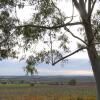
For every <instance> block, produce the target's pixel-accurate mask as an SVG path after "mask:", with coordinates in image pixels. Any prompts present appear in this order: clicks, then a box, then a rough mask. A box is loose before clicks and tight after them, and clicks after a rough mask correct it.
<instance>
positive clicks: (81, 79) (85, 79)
mask: <svg viewBox="0 0 100 100" xmlns="http://www.w3.org/2000/svg"><path fill="white" fill-rule="evenodd" d="M71 79H75V80H77V81H79V82H95V80H94V77H93V76H0V81H2V80H5V81H21V80H23V81H24V82H30V81H31V82H68V81H69V80H71Z"/></svg>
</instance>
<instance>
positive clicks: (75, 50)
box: [52, 47, 87, 65]
mask: <svg viewBox="0 0 100 100" xmlns="http://www.w3.org/2000/svg"><path fill="white" fill-rule="evenodd" d="M86 48H87V47H82V48H79V49H77V50H75V51H74V52H72V53H70V54H68V55H67V56H64V57H62V58H61V59H59V60H57V61H56V62H54V63H52V65H55V64H57V63H58V62H60V61H61V60H63V59H65V58H68V57H70V56H72V55H73V54H75V53H77V52H79V51H81V50H83V49H86Z"/></svg>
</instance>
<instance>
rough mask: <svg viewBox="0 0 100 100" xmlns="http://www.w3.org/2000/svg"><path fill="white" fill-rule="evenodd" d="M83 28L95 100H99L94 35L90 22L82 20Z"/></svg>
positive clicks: (98, 61)
mask: <svg viewBox="0 0 100 100" xmlns="http://www.w3.org/2000/svg"><path fill="white" fill-rule="evenodd" d="M83 26H84V28H85V32H86V36H87V41H88V49H87V51H88V55H89V59H90V62H91V66H92V69H93V73H94V77H95V81H96V87H97V100H100V59H99V57H98V54H97V51H96V48H95V44H94V34H93V32H92V25H91V22H90V20H85V21H84V20H83Z"/></svg>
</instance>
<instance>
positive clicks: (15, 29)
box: [0, 0, 100, 66]
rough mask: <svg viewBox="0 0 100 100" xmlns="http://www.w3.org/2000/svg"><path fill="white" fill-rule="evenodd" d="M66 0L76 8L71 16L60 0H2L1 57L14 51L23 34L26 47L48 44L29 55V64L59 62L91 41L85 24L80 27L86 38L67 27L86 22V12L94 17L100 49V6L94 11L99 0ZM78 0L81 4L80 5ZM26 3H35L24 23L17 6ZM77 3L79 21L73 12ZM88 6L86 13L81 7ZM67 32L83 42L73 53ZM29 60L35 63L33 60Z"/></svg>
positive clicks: (0, 18) (0, 2)
mask: <svg viewBox="0 0 100 100" xmlns="http://www.w3.org/2000/svg"><path fill="white" fill-rule="evenodd" d="M63 2H65V3H66V4H67V3H68V2H70V4H71V7H72V8H73V9H72V16H71V17H69V15H66V14H64V12H63V11H62V9H60V8H59V7H58V4H59V3H61V1H60V0H55V1H54V0H0V55H1V56H0V57H1V59H2V58H6V57H8V56H12V55H15V52H14V49H13V47H14V46H15V45H18V37H20V36H22V37H23V38H22V41H23V43H24V46H25V48H27V49H26V50H29V49H31V47H32V45H33V44H36V43H37V44H38V43H39V42H41V43H43V44H45V45H46V46H48V47H47V48H46V47H45V46H44V47H43V49H42V51H35V53H34V52H32V55H31V56H29V58H28V59H27V64H28V65H30V66H32V65H33V66H35V65H37V64H38V63H41V62H46V63H52V64H53V65H54V64H56V63H57V62H59V61H61V60H64V59H65V58H67V57H68V56H71V55H73V54H74V53H77V52H79V51H80V50H83V49H87V48H88V45H90V44H89V43H88V41H87V36H86V34H85V31H83V30H84V27H83V28H80V33H81V37H84V39H82V38H81V37H78V36H76V35H75V33H74V32H72V30H70V28H69V27H68V26H70V27H72V26H74V25H82V24H84V23H83V22H82V19H84V20H85V18H86V17H83V16H87V13H88V18H90V19H91V24H92V29H93V33H94V39H93V40H95V44H96V48H97V49H98V47H99V46H100V45H99V42H100V32H99V30H100V20H99V19H100V11H99V8H97V10H96V12H95V14H94V13H92V12H93V10H94V6H95V4H96V3H98V2H99V1H98V0H92V1H90V0H82V1H80V0H79V1H77V0H75V1H74V0H71V1H67V2H66V0H63ZM82 2H83V3H82ZM89 3H90V6H89ZM79 4H80V5H81V6H79ZM25 6H33V9H32V12H33V15H32V17H31V19H30V20H29V21H26V22H23V23H22V22H21V21H20V19H19V18H18V17H17V14H16V12H17V10H16V8H19V10H20V9H24V7H25ZM85 6H86V7H85ZM87 6H88V8H87ZM74 7H76V9H78V10H79V12H80V16H79V15H78V18H80V19H79V20H78V22H75V21H74V20H75V18H76V16H74V11H75V9H74ZM82 8H85V9H82ZM85 10H86V14H85V13H82V11H85ZM12 13H14V14H12ZM74 17H75V18H74ZM81 29H82V30H81ZM67 34H70V35H72V37H74V38H76V39H77V40H78V41H80V42H81V43H80V42H79V43H78V47H79V49H78V50H76V51H74V52H72V53H70V49H69V47H68V44H69V43H70V41H71V40H69V38H68V35H67ZM91 41H92V40H91ZM56 43H57V44H58V46H57V45H56ZM55 45H56V46H55ZM24 46H23V48H24ZM33 51H34V50H33ZM98 51H99V49H98ZM66 54H68V55H66ZM65 55H66V56H65ZM32 57H33V58H32ZM31 58H32V59H31ZM30 62H32V63H31V64H30ZM28 65H27V66H28Z"/></svg>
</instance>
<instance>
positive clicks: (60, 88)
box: [0, 83, 96, 100]
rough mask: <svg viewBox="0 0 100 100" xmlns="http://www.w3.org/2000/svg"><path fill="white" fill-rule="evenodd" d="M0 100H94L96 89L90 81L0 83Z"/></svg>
mask: <svg viewBox="0 0 100 100" xmlns="http://www.w3.org/2000/svg"><path fill="white" fill-rule="evenodd" d="M0 100H96V89H95V86H94V85H91V83H82V84H77V85H75V86H71V85H67V84H65V85H56V84H55V85H53V84H51V85H50V84H35V85H33V86H31V85H30V84H0Z"/></svg>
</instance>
